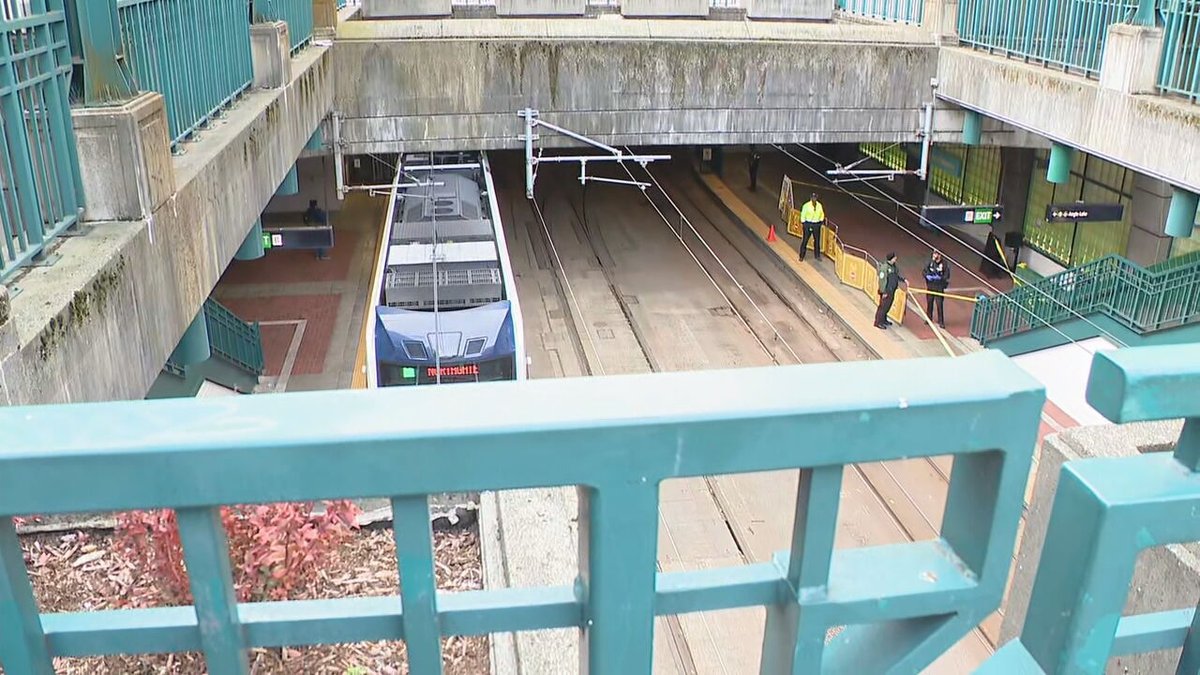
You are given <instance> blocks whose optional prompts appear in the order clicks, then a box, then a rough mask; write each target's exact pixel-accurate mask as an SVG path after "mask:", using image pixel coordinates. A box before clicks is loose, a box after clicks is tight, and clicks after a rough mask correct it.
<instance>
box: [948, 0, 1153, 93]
mask: <svg viewBox="0 0 1200 675" xmlns="http://www.w3.org/2000/svg"><path fill="white" fill-rule="evenodd" d="M1140 1H1141V2H1143V3H1144V2H1146V1H1147V0H1140ZM1138 5H1139V0H960V1H959V3H958V35H959V40H960V41H961V42H962V44H966V45H970V46H972V47H975V48H978V49H983V50H987V51H988V52H991V53H995V54H1002V55H1004V56H1009V57H1015V58H1020V59H1023V60H1025V61H1027V62H1029V63H1037V64H1041V65H1045V66H1050V67H1055V68H1060V69H1062V70H1065V71H1068V72H1073V73H1079V74H1082V75H1087V76H1089V77H1096V76H1098V75H1099V74H1100V58H1101V55H1102V53H1103V50H1104V42H1105V39H1106V37H1107V35H1108V27H1109V26H1110V25H1111V24H1114V23H1121V22H1125V21H1129V20H1131V19H1133V18H1134V16H1135V14H1136V12H1137V9H1138Z"/></svg>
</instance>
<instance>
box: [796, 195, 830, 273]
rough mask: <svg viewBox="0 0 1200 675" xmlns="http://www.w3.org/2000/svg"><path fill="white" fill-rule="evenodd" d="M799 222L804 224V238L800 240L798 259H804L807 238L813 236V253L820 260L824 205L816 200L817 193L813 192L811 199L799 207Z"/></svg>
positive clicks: (806, 249)
mask: <svg viewBox="0 0 1200 675" xmlns="http://www.w3.org/2000/svg"><path fill="white" fill-rule="evenodd" d="M800 223H801V224H802V225H803V226H804V238H803V239H801V240H800V259H801V260H804V254H805V253H807V252H808V240H809V238H813V239H814V242H813V253H815V254H816V257H817V260H820V259H821V226H822V225H824V224H825V207H824V206H823V205H822V204H821V202H819V201H817V193H815V192H814V193H813V195H812V199H809V200H808V201H806V202H804V206H801V207H800Z"/></svg>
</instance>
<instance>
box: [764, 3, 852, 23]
mask: <svg viewBox="0 0 1200 675" xmlns="http://www.w3.org/2000/svg"><path fill="white" fill-rule="evenodd" d="M833 2H834V0H746V5H745V6H746V16H747V17H748V18H751V19H804V20H808V21H832V20H833Z"/></svg>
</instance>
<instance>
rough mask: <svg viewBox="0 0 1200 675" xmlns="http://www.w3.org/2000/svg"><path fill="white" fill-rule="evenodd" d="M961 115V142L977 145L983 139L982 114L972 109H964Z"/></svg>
mask: <svg viewBox="0 0 1200 675" xmlns="http://www.w3.org/2000/svg"><path fill="white" fill-rule="evenodd" d="M966 113H967V114H966V116H964V117H963V144H964V145H979V141H980V140H982V139H983V115H980V114H979V113H977V112H975V111H974V110H968V111H966Z"/></svg>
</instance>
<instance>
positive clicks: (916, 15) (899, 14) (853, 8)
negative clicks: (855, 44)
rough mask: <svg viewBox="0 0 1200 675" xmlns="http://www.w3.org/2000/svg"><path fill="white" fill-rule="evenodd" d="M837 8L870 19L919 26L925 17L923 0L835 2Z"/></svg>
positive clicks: (839, 0)
mask: <svg viewBox="0 0 1200 675" xmlns="http://www.w3.org/2000/svg"><path fill="white" fill-rule="evenodd" d="M837 8H838V9H840V10H842V11H844V12H848V13H850V14H857V15H859V16H865V17H870V18H872V19H882V20H884V21H898V22H900V23H910V24H917V25H919V24H920V23H921V20H922V17H924V15H925V0H837Z"/></svg>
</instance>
